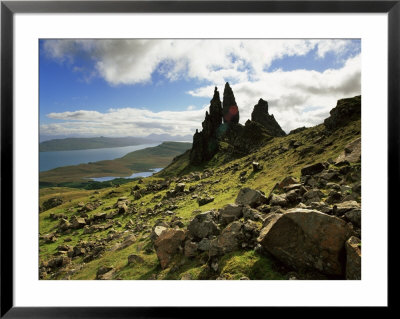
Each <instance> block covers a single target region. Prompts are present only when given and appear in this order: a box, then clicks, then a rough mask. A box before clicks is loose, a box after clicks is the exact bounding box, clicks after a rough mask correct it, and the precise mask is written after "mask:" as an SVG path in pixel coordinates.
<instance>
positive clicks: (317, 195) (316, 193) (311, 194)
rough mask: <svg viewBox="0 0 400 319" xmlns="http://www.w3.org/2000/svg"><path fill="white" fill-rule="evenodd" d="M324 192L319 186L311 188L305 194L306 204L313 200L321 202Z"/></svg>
mask: <svg viewBox="0 0 400 319" xmlns="http://www.w3.org/2000/svg"><path fill="white" fill-rule="evenodd" d="M323 195H324V194H323V193H322V192H321V191H320V190H319V189H317V188H314V189H311V190H309V191H308V192H306V193H304V195H303V201H304V202H305V203H306V204H309V203H312V202H320V201H321V197H322V196H323Z"/></svg>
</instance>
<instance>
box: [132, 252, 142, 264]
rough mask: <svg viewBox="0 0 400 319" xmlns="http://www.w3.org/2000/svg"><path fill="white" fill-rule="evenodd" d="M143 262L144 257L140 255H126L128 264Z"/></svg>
mask: <svg viewBox="0 0 400 319" xmlns="http://www.w3.org/2000/svg"><path fill="white" fill-rule="evenodd" d="M143 262H144V259H143V258H142V257H140V256H139V255H135V254H133V255H129V256H128V265H135V264H141V263H143Z"/></svg>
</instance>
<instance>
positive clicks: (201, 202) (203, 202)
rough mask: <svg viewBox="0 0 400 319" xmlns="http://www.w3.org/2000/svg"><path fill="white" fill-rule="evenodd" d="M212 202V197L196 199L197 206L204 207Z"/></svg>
mask: <svg viewBox="0 0 400 319" xmlns="http://www.w3.org/2000/svg"><path fill="white" fill-rule="evenodd" d="M213 201H214V197H212V196H206V197H200V198H198V199H197V203H198V204H199V206H204V205H206V204H208V203H211V202H213Z"/></svg>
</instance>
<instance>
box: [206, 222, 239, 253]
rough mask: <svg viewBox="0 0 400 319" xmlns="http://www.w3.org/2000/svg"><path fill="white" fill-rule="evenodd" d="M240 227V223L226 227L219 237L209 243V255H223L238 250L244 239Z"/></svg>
mask: <svg viewBox="0 0 400 319" xmlns="http://www.w3.org/2000/svg"><path fill="white" fill-rule="evenodd" d="M242 227H243V224H242V223H241V222H240V221H234V222H233V223H231V224H229V225H228V226H226V228H225V229H224V230H223V231H222V232H221V235H219V236H218V237H217V238H215V239H213V240H212V241H211V243H210V250H209V255H210V256H217V255H224V254H227V253H230V252H233V251H235V250H237V249H239V248H240V244H241V242H242V240H243V239H244V236H243V233H242V231H241V230H242Z"/></svg>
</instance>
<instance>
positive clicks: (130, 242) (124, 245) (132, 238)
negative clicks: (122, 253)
mask: <svg viewBox="0 0 400 319" xmlns="http://www.w3.org/2000/svg"><path fill="white" fill-rule="evenodd" d="M135 241H136V236H135V235H128V236H127V237H126V238H125V239H124V241H123V242H122V243H120V244H117V245H116V247H115V250H122V249H125V248H127V247H129V246H131V245H133V244H134V243H135ZM113 250H114V249H113Z"/></svg>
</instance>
